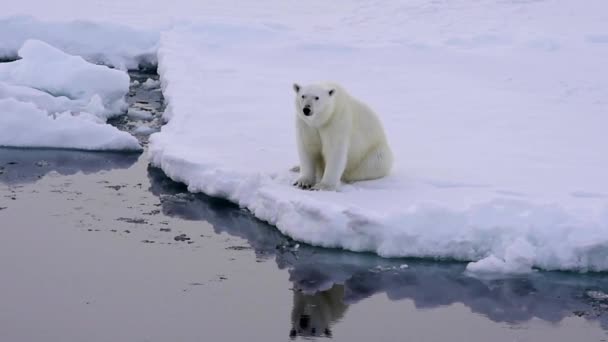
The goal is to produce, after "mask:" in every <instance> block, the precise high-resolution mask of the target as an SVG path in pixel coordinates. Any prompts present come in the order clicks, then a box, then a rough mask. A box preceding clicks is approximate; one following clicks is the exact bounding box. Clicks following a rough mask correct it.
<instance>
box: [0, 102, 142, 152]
mask: <svg viewBox="0 0 608 342" xmlns="http://www.w3.org/2000/svg"><path fill="white" fill-rule="evenodd" d="M98 120H99V119H98V118H97V117H96V116H94V115H91V114H87V113H80V114H74V113H70V112H63V113H57V114H56V115H49V113H48V112H47V111H44V110H42V109H40V108H38V107H36V106H35V105H34V104H32V103H25V102H21V101H18V100H16V99H12V98H8V99H0V146H11V147H45V148H70V149H82V150H128V151H140V150H141V146H140V145H139V142H138V141H137V139H136V138H135V137H133V136H132V135H130V134H129V133H126V132H122V131H120V130H118V129H117V128H115V127H113V126H110V125H107V124H105V123H99V122H98Z"/></svg>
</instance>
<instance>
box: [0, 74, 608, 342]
mask: <svg viewBox="0 0 608 342" xmlns="http://www.w3.org/2000/svg"><path fill="white" fill-rule="evenodd" d="M131 76H132V91H131V93H130V94H131V95H132V96H130V99H129V101H130V105H131V111H130V113H131V114H130V115H125V116H122V117H119V118H117V119H114V121H112V123H113V124H114V125H116V126H117V127H120V128H121V129H123V130H127V131H129V132H144V131H145V130H144V129H143V128H141V127H143V126H145V127H146V128H149V130H148V131H146V134H144V133H141V134H138V138H139V140H140V141H141V142H142V144H143V145H144V146H145V144H146V141H147V136H148V134H149V132H152V131H155V130H158V129H159V127H160V125H161V123H162V119H161V117H160V113H161V112H162V109H163V104H162V95H161V93H160V91H158V88H154V87H152V88H149V89H144V87H143V86H141V84H144V83H146V82H147V79H148V78H152V79H153V80H154V77H152V76H150V75H146V74H137V75H135V74H132V75H131ZM134 80H138V83H135V82H133V81H134ZM148 84H149V85H151V84H153V82H148ZM143 112H147V113H148V115H146V114H145V113H144V114H142V113H143ZM0 227H1V229H0V233H1V234H2V237H1V238H0V274H1V275H2V281H0V293H2V295H0V307H2V310H0V340H3V341H5V340H6V341H14V342H19V341H48V342H51V341H243V340H246V341H285V340H289V339H290V338H291V339H316V338H323V339H326V338H331V339H334V340H337V341H370V340H373V341H394V340H412V341H575V340H576V341H605V340H607V339H608V334H607V332H608V318H607V317H608V313H607V311H608V278H606V275H605V274H578V273H560V272H535V273H532V274H530V275H523V276H512V277H504V276H503V277H502V278H496V279H493V278H478V277H473V276H471V275H469V274H467V273H466V272H465V266H466V264H464V263H452V262H441V261H432V260H416V259H383V258H380V257H377V256H375V255H371V254H363V253H351V252H344V251H340V250H331V249H323V248H316V247H311V246H308V245H306V244H303V243H298V242H296V241H293V240H291V239H290V238H287V237H285V236H283V235H281V234H280V233H279V232H278V230H277V229H275V228H274V227H272V226H269V225H268V224H266V223H264V222H261V221H259V220H257V219H255V218H254V217H253V216H252V215H250V214H249V213H248V212H247V211H245V210H242V209H241V208H239V207H238V206H235V205H233V204H231V203H229V202H227V201H224V200H221V199H216V198H210V197H207V196H205V195H202V194H192V193H189V192H188V191H187V188H186V187H185V186H184V185H182V184H179V183H176V182H174V181H172V180H170V179H169V178H167V177H166V176H165V175H164V173H163V172H162V171H161V170H159V169H157V168H154V167H151V166H149V165H148V162H147V157H146V155H145V153H144V154H141V155H139V154H124V153H93V152H81V151H65V150H33V149H32V150H26V149H0Z"/></svg>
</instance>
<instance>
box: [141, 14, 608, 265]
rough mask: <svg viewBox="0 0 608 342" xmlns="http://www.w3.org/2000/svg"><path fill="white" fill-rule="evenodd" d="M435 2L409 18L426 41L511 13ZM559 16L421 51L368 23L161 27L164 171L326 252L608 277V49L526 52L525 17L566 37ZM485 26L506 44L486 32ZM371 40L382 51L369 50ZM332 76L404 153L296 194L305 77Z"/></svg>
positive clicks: (153, 148) (159, 138)
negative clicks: (297, 86)
mask: <svg viewBox="0 0 608 342" xmlns="http://www.w3.org/2000/svg"><path fill="white" fill-rule="evenodd" d="M437 6H438V8H437V9H436V10H434V11H431V12H425V11H416V8H415V7H416V6H413V8H411V9H407V8H401V9H400V12H395V14H394V15H402V19H404V18H408V15H409V14H412V13H414V12H415V14H416V18H417V20H415V21H408V20H405V19H404V20H403V21H402V24H403V25H404V27H403V29H402V30H400V32H411V33H412V34H415V33H416V32H425V27H427V24H426V23H425V20H424V17H425V16H429V15H431V16H434V15H435V14H434V13H436V12H437V11H439V13H443V14H444V15H445V16H446V18H447V19H446V18H444V19H441V20H448V21H449V20H450V18H452V17H453V18H460V17H467V18H470V17H483V18H492V16H495V17H496V16H501V15H502V14H501V13H503V11H500V10H497V8H496V6H499V5H495V6H489V5H488V6H486V7H475V6H463V7H462V8H458V9H456V8H451V7H450V8H440V7H441V6H443V5H437ZM445 6H448V7H449V5H445ZM501 6H502V5H501ZM504 6H513V7H515V6H518V5H516V4H505V5H504ZM546 6H549V5H545V4H535V5H534V6H527V7H526V6H523V5H522V6H519V7H518V8H519V9H518V10H517V11H515V10H513V11H508V12H505V13H509V20H510V21H509V22H510V23H511V22H512V24H510V25H508V26H500V27H494V26H492V25H489V26H488V27H486V26H487V25H486V24H487V23H486V22H485V21H484V22H481V23H479V24H477V23H476V24H475V25H477V26H475V25H473V27H472V26H471V25H472V24H471V25H469V24H470V23H471V21H466V22H463V21H456V22H455V25H454V26H453V27H452V26H450V30H447V31H446V30H440V31H439V32H437V33H436V35H435V36H433V37H431V38H428V39H427V42H426V43H425V42H422V43H421V44H418V43H417V44H413V43H412V42H411V41H410V40H409V39H402V40H397V39H395V38H396V37H390V39H383V38H382V37H383V35H382V34H380V33H381V32H383V31H382V30H381V29H378V30H377V31H374V30H376V29H377V28H376V27H375V26H374V25H381V23H370V22H366V25H364V29H361V28H360V27H355V28H344V30H346V31H347V32H343V34H344V35H345V36H348V37H349V39H348V40H346V39H345V40H343V41H342V43H341V44H338V43H335V42H332V40H329V39H328V40H324V37H325V36H324V35H319V34H318V32H317V33H314V34H310V35H309V34H307V33H306V32H303V31H297V28H293V27H292V28H293V29H285V26H280V25H276V26H270V25H262V24H260V25H245V24H234V25H218V26H215V27H209V26H206V27H201V28H196V27H187V28H176V29H174V30H173V31H168V32H164V33H163V35H162V37H161V43H160V48H159V53H158V59H159V67H158V70H159V73H160V76H161V81H162V89H163V93H164V95H165V99H166V102H167V110H166V112H165V119H167V120H169V121H168V123H167V124H166V125H165V126H164V127H163V128H162V130H161V132H159V133H155V134H153V135H152V136H151V140H150V150H149V153H150V158H151V162H152V163H153V164H154V165H156V166H159V167H161V168H162V169H163V171H164V172H165V173H166V174H167V175H168V176H169V177H171V178H172V179H174V180H177V181H181V182H184V183H186V184H187V185H188V188H189V190H190V191H195V192H204V193H206V194H209V195H213V196H219V197H224V198H227V199H229V200H231V201H233V202H235V203H238V204H239V205H241V206H242V207H245V208H247V209H249V210H250V211H251V212H252V213H253V214H254V215H255V216H256V217H258V218H260V219H262V220H264V221H267V222H269V223H271V224H273V225H275V226H277V228H278V229H279V230H280V231H281V232H283V233H284V234H286V235H288V236H290V237H292V238H294V239H295V240H298V241H302V242H306V243H310V244H313V245H317V246H324V247H336V248H343V249H348V250H352V251H370V252H375V253H377V254H379V255H381V256H385V257H425V258H435V259H456V260H463V261H471V262H472V263H470V264H469V266H468V269H469V271H471V272H480V273H492V272H499V273H500V272H506V273H522V272H530V271H531V270H533V269H534V268H541V269H546V270H578V271H606V270H608V177H606V176H605V171H606V170H607V169H608V154H607V153H605V149H604V148H603V147H604V146H608V135H606V134H605V127H607V126H608V117H607V116H606V115H605V113H606V109H607V107H606V106H607V102H606V100H605V99H606V96H607V94H608V81H607V78H605V77H602V76H601V75H600V73H598V72H597V70H603V66H604V64H605V60H606V58H608V49H606V48H604V47H598V46H597V44H595V45H593V44H592V43H585V42H584V41H576V40H573V39H572V36H567V37H566V36H564V37H562V36H560V35H559V34H555V35H554V36H547V37H544V38H543V41H545V42H547V43H550V45H551V46H559V48H555V49H553V48H551V49H544V48H543V49H539V48H538V44H528V43H526V42H525V41H523V40H522V39H523V38H522V36H520V35H519V34H518V32H517V28H518V27H521V26H519V25H517V24H516V23H518V22H521V24H522V25H524V22H525V25H526V27H527V29H528V30H529V31H530V32H553V31H552V30H551V28H552V27H553V26H556V23H555V21H553V20H550V18H549V16H550V14H547V13H551V11H547V8H545V7H546ZM571 7H572V8H571V9H572V10H573V11H577V13H578V12H580V11H583V10H584V9H581V7H576V6H574V5H572V6H571ZM560 11H564V12H567V10H566V9H560ZM588 11H591V9H589V10H588ZM410 12H412V13H410ZM399 13H401V14H399ZM583 14H584V13H583ZM590 17H592V16H590ZM529 18H532V19H530V20H528V19H529ZM351 19H353V20H355V19H356V18H351ZM367 19H369V18H367ZM393 19H394V18H393ZM427 19H429V18H427ZM494 19H496V21H498V22H502V19H500V18H498V17H496V18H494ZM499 19H500V20H499ZM489 22H492V21H491V20H490V21H489ZM598 23H599V21H598ZM286 25H288V24H286ZM530 25H538V27H532V28H531V27H530ZM600 26H601V25H599V26H598V25H592V24H589V23H588V22H587V23H586V25H585V27H600ZM556 27H557V29H560V27H561V26H560V25H557V26H556ZM484 30H486V31H487V32H490V31H491V32H492V37H486V38H487V39H486V38H483V37H482V38H480V37H478V36H480V35H483V31H484ZM479 31H481V33H480V32H479ZM374 32H376V33H378V34H377V35H376V37H378V39H376V40H375V41H374V43H373V44H372V43H369V44H366V43H362V42H363V40H358V38H359V37H360V35H359V34H360V33H361V35H366V36H369V35H373V33H374ZM556 32H561V31H559V30H558V31H556ZM583 33H584V32H583ZM421 36H422V37H424V35H421ZM454 37H459V38H458V39H455V38H454ZM453 38H454V39H453ZM348 42H352V44H351V43H348ZM542 45H543V46H546V45H547V44H542ZM192 56H204V62H202V61H201V59H198V58H192ZM573 60H576V61H577V63H580V65H581V66H583V65H584V66H585V67H584V68H583V67H581V68H573V67H570V66H571V63H572V61H573ZM313 61H314V62H313ZM353 70H355V71H356V72H353ZM327 79H329V80H335V81H338V82H340V83H342V84H343V85H344V86H345V87H346V89H348V90H349V91H350V92H351V94H353V95H354V96H356V97H359V98H361V99H362V100H363V101H365V102H367V103H368V104H369V105H370V106H371V107H372V108H374V109H375V110H376V112H377V113H378V114H379V116H380V117H381V119H382V121H383V123H384V125H385V128H386V130H387V135H388V138H389V142H390V144H391V146H392V149H393V151H394V153H395V158H396V165H395V168H394V171H393V173H392V174H391V175H390V176H389V177H387V178H385V179H381V180H377V181H370V182H360V183H355V184H352V185H342V187H341V188H340V191H338V192H308V191H302V190H298V189H295V188H294V187H292V186H291V183H292V182H293V181H294V180H295V179H296V177H297V174H295V173H290V172H289V171H288V170H289V169H290V168H291V167H292V166H294V165H296V164H297V156H296V148H295V141H294V137H295V134H294V128H293V125H294V117H293V115H294V114H292V113H293V96H294V94H293V91H292V88H291V84H292V83H293V82H302V83H307V82H310V81H318V80H327ZM581 194H584V196H580V195H581ZM589 194H591V196H589Z"/></svg>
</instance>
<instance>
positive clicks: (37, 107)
mask: <svg viewBox="0 0 608 342" xmlns="http://www.w3.org/2000/svg"><path fill="white" fill-rule="evenodd" d="M19 57H20V59H19V60H16V61H13V62H10V63H1V64H0V146H11V147H47V148H73V149H84V150H141V146H140V145H139V143H138V141H137V139H136V138H135V137H133V136H131V135H130V134H128V133H126V132H122V131H120V130H118V129H117V128H115V127H112V126H110V125H107V124H106V123H105V122H106V120H107V119H108V118H110V117H112V116H115V115H118V114H121V113H124V111H125V110H126V102H125V95H126V93H127V92H128V90H129V76H128V75H127V74H126V73H125V72H123V71H119V70H114V69H110V68H108V67H105V66H100V65H95V64H91V63H89V62H86V61H85V60H84V59H82V57H79V56H71V55H68V54H66V53H64V52H63V51H60V50H58V49H56V48H55V47H52V46H50V45H48V44H47V43H44V42H41V41H38V40H27V41H26V42H25V43H24V44H23V47H22V48H21V49H19Z"/></svg>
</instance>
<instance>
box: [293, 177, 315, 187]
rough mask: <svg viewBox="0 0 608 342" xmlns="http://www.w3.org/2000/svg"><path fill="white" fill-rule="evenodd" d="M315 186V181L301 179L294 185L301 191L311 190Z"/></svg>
mask: <svg viewBox="0 0 608 342" xmlns="http://www.w3.org/2000/svg"><path fill="white" fill-rule="evenodd" d="M314 184H315V182H314V181H313V180H310V179H308V178H304V177H300V178H299V179H298V180H297V181H295V182H294V183H293V185H294V186H297V187H298V188H300V189H304V190H309V189H310V188H312V186H313V185H314Z"/></svg>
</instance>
